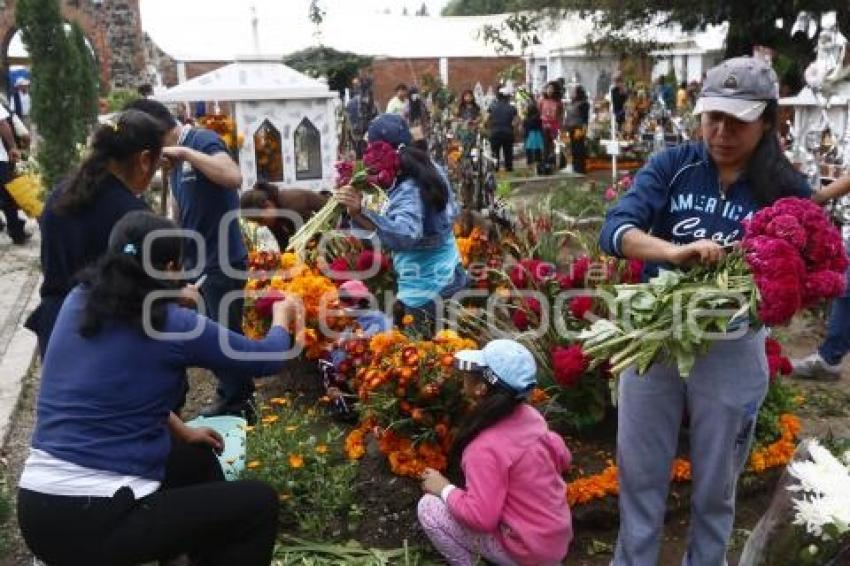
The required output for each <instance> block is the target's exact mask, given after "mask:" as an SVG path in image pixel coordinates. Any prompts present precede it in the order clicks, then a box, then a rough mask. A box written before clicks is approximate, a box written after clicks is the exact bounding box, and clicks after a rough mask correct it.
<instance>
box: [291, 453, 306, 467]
mask: <svg viewBox="0 0 850 566" xmlns="http://www.w3.org/2000/svg"><path fill="white" fill-rule="evenodd" d="M289 467H290V468H294V469H296V470H297V469H298V468H303V467H304V458H303V457H302V456H301V455H300V454H290V455H289Z"/></svg>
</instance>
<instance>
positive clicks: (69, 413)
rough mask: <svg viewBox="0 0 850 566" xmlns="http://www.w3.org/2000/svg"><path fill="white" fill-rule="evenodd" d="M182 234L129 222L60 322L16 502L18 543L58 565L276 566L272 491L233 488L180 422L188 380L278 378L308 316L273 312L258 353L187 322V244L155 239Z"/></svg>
mask: <svg viewBox="0 0 850 566" xmlns="http://www.w3.org/2000/svg"><path fill="white" fill-rule="evenodd" d="M175 229H176V225H175V224H174V223H172V222H171V221H169V220H166V219H164V218H161V217H158V216H155V215H153V214H151V213H149V212H144V211H134V212H131V213H129V214H127V215H126V216H125V217H124V218H123V219H122V220H120V221H119V222H118V223H117V224H116V225H115V228H114V229H113V231H112V234H111V235H110V238H109V247H108V249H107V253H106V254H105V255H104V257H103V258H102V259H101V260H100V261H99V262H98V263H97V265H96V266H95V267H93V268H91V269H90V270H89V271H87V272H85V273H84V274H83V275H82V276H81V284H80V285H79V286H77V287H76V288H75V289H74V290H73V291H71V293H70V294H69V295H68V297H67V299H66V300H65V302H64V304H63V306H62V309H61V311H60V313H59V317H58V319H57V321H56V326H55V328H54V331H53V334H52V337H51V339H50V345H49V346H48V349H47V354H46V356H45V360H44V367H43V371H42V380H41V392H40V394H39V399H38V417H37V421H36V426H35V432H34V434H33V438H32V446H31V449H30V455H29V458H28V459H27V462H26V465H25V467H24V471H23V474H22V476H21V480H20V483H19V492H18V521H19V524H20V528H21V532H22V533H23V535H24V539H25V540H26V542H27V544H28V545H29V547H30V549H31V550H32V551H33V553H34V554H35V555H36V556H37V557H38V558H39V559H41V560H43V561H44V562H46V563H48V564H51V565H54V564H56V565H62V564H75V565H76V564H80V565H83V564H85V565H97V564H109V565H119V564H128V565H130V564H139V563H144V562H150V561H154V560H160V559H167V558H171V557H175V556H179V555H181V554H184V553H186V554H189V555H190V556H191V557H193V558H197V559H199V560H200V561H201V562H202V563H204V564H221V565H232V564H242V565H246V566H247V565H257V566H259V565H263V566H265V565H268V564H269V562H270V561H271V556H272V549H273V546H274V539H275V534H276V531H277V520H276V519H277V512H278V509H277V495H276V493H275V491H274V490H273V489H272V488H271V487H269V486H268V485H266V484H264V483H261V482H252V481H236V482H225V481H223V480H224V477H223V475H222V471H221V468H220V466H219V464H218V461H217V460H216V458H215V454H214V452H220V451H221V450H222V448H223V441H222V439H221V437H220V436H219V435H218V434H217V433H215V432H214V431H212V430H210V429H204V428H197V429H193V428H190V427H187V426H186V425H184V424H183V423H182V421H181V420H180V419H179V418H178V417H177V416H176V415H175V414H174V413H172V412H171V408H172V407H173V406H174V405H175V401H176V399H177V397H178V396H179V395H180V394H181V387H182V380H183V374H184V372H185V370H186V368H187V367H202V368H208V369H211V370H229V371H239V372H244V374H245V375H246V379H248V378H249V377H248V376H251V375H269V374H273V373H276V372H278V371H279V370H280V369H281V367H282V366H283V361H282V360H283V359H284V356H283V353H284V352H285V351H286V350H287V349H288V348H289V346H290V337H289V336H288V335H287V333H286V331H285V330H284V328H285V327H287V326H288V324H289V323H290V321H292V320H294V318H295V316H297V306H296V304H295V303H294V302H293V301H292V300H290V299H287V300H284V301H281V302H279V303H276V304H275V306H274V313H273V327H272V329H271V330H270V332H269V333H268V335H267V336H266V338H265V339H263V340H261V341H258V342H254V341H251V340H248V339H246V338H244V337H243V336H241V335H238V334H236V333H233V332H230V331H228V330H227V329H226V328H223V327H221V326H219V325H217V324H216V323H214V322H212V321H211V320H209V319H207V318H205V317H203V316H201V315H199V314H197V313H196V312H195V311H193V310H190V309H187V308H182V307H181V306H180V305H179V304H178V300H179V298H180V296H181V291H180V288H179V287H180V282H179V281H178V280H177V278H176V277H172V276H171V273H176V272H177V270H179V269H180V266H181V264H182V253H183V242H182V239H181V238H179V237H177V236H168V235H161V234H162V233H161V234H160V235H156V234H153V232H155V231H159V230H175ZM163 296H164V297H165V298H163ZM227 346H229V348H226V347H227ZM261 354H264V355H262V356H261ZM258 358H262V361H256V360H257V359H258Z"/></svg>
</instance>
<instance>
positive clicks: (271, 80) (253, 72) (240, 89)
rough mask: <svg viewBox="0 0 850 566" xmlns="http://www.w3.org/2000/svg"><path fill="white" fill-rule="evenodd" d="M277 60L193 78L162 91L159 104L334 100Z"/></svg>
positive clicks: (254, 60) (247, 62)
mask: <svg viewBox="0 0 850 566" xmlns="http://www.w3.org/2000/svg"><path fill="white" fill-rule="evenodd" d="M280 60H281V57H274V58H259V57H251V58H245V59H242V60H237V61H236V62H235V63H231V64H229V65H225V66H224V67H221V68H220V69H216V70H215V71H211V72H209V73H207V74H205V75H201V76H199V77H195V78H193V79H190V80H188V81H186V82H184V83H182V84H179V85H177V86H175V87H173V88H170V89H168V90H166V91H164V92H163V93H162V94H160V95H158V96H157V98H158V99H159V100H160V101H162V102H195V101H199V100H215V101H218V102H226V101H228V102H229V101H237V100H280V99H284V98H285V99H287V100H299V99H305V98H335V97H336V96H337V94H336V93H335V92H332V91H331V90H330V89H329V88H328V85H327V84H326V83H324V82H322V81H320V80H317V79H313V78H310V77H308V76H307V75H304V74H303V73H299V72H298V71H296V70H295V69H292V68H291V67H287V66H286V65H284V64H282V63H280V62H279V61H280Z"/></svg>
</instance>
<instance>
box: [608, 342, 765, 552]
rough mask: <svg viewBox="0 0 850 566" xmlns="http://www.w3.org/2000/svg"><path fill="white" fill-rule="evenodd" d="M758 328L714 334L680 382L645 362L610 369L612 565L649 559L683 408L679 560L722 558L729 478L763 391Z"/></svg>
mask: <svg viewBox="0 0 850 566" xmlns="http://www.w3.org/2000/svg"><path fill="white" fill-rule="evenodd" d="M764 340H765V332H764V331H763V330H761V331H750V332H748V333H747V334H746V335H744V336H743V337H741V338H740V339H737V340H729V341H717V342H715V343H714V344H713V345H712V346H711V349H710V350H709V351H708V353H707V354H706V355H704V356H701V357H699V358H698V359H697V361H696V364H695V365H694V368H693V371H692V372H691V375H690V377H689V378H688V379H687V381H685V380H683V379H682V378H681V377H679V374H678V372H677V371H676V368H675V366H673V365H669V364H666V363H665V364H655V365H653V366H652V367H650V368H649V370H648V371H647V373H646V374H645V375H642V376H638V375H637V374H636V373H635V371H634V370H633V369H629V370H626V371H625V372H623V373H622V374H621V376H620V387H619V407H618V426H617V465H618V469H619V481H620V497H619V504H620V533H619V538H618V540H617V550H616V554H615V556H614V564H615V565H617V566H654V565H655V564H657V563H658V551H659V546H660V539H661V533H662V530H663V527H664V512H665V509H666V502H667V491H668V487H669V485H670V469H671V466H672V462H673V459H674V457H675V455H676V447H677V444H678V439H679V428H680V427H681V424H682V414H683V411H684V409H685V407H687V408H688V411H689V412H690V448H691V454H690V459H691V475H692V492H691V520H690V532H689V536H688V551H687V554H686V556H685V557H684V560H683V564H684V565H685V566H722V565H724V564H725V563H726V545H727V542H728V540H729V537H730V536H731V533H732V524H733V520H734V516H735V485H736V483H737V481H738V476H739V475H740V473H741V471H742V470H743V469H744V466H745V464H746V462H747V456H748V454H749V449H750V445H751V443H752V437H753V431H754V428H755V422H756V416H757V414H758V409H759V407H760V406H761V403H762V401H763V400H764V396H765V394H766V393H767V385H768V366H767V359H766V357H765V352H764Z"/></svg>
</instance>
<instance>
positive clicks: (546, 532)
mask: <svg viewBox="0 0 850 566" xmlns="http://www.w3.org/2000/svg"><path fill="white" fill-rule="evenodd" d="M455 364H456V366H457V367H458V369H460V370H461V371H463V372H464V383H463V392H464V395H465V396H466V397H467V398H469V399H470V400H471V401H472V403H473V406H472V410H471V411H470V413H469V415H468V416H467V418H466V419H465V421H464V423H463V424H462V426H461V429H460V431H458V433H457V437H456V438H455V441H454V444H453V445H452V448H451V451H450V453H449V476H450V477H452V479H453V480H454V482H455V483H454V484H452V483H450V482H449V480H448V479H446V478H445V477H443V476H442V475H441V474H440V473H439V472H438V471H436V470H433V469H430V468H429V469H426V470H425V472H424V473H423V475H422V489H423V491H425V492H426V493H427V495H425V496H423V497H422V499H421V500H420V501H419V510H418V512H419V522H420V523H421V524H422V528H423V530H424V531H425V533H426V534H427V535H428V538H430V539H431V542H432V543H433V544H434V546H435V547H436V548H437V550H439V551H440V553H441V554H442V555H443V558H445V559H446V562H447V563H449V564H452V565H453V566H471V565H472V564H475V563H476V559H477V558H479V557H480V558H484V559H486V560H488V561H490V562H491V563H495V564H499V565H500V566H506V565H514V564H519V565H523V566H526V565H528V566H531V565H534V566H549V565H554V564H560V563H561V561H562V560H563V559H564V557H565V556H566V555H567V550H568V547H569V544H570V540H571V539H572V520H571V517H570V509H569V506H568V505H567V500H566V497H565V495H564V493H565V487H566V485H565V484H564V480H563V478H562V477H561V476H562V474H563V473H564V472H565V471H566V470H567V469H568V468H569V466H570V460H571V457H570V452H569V450H567V447H566V446H565V445H564V440H563V439H562V438H561V437H560V436H558V435H557V434H555V433H553V432H551V431H550V430H549V427H548V426H547V424H546V421H545V419H544V418H543V416H542V415H541V414H540V413H539V412H537V410H536V409H535V408H534V407H532V406H530V405H528V404H527V403H526V402H525V399H526V396H527V395H528V393H529V392H530V391H531V390H532V389H533V388H534V387H535V385H536V384H537V379H536V373H537V365H536V363H535V361H534V356H532V355H531V352H529V351H528V349H527V348H525V347H524V346H523V345H521V344H519V343H518V342H515V341H513V340H493V341H492V342H490V343H489V344H487V345H486V346H485V347H484V349H483V350H464V351H461V352H458V353H457V354H456V355H455Z"/></svg>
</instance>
